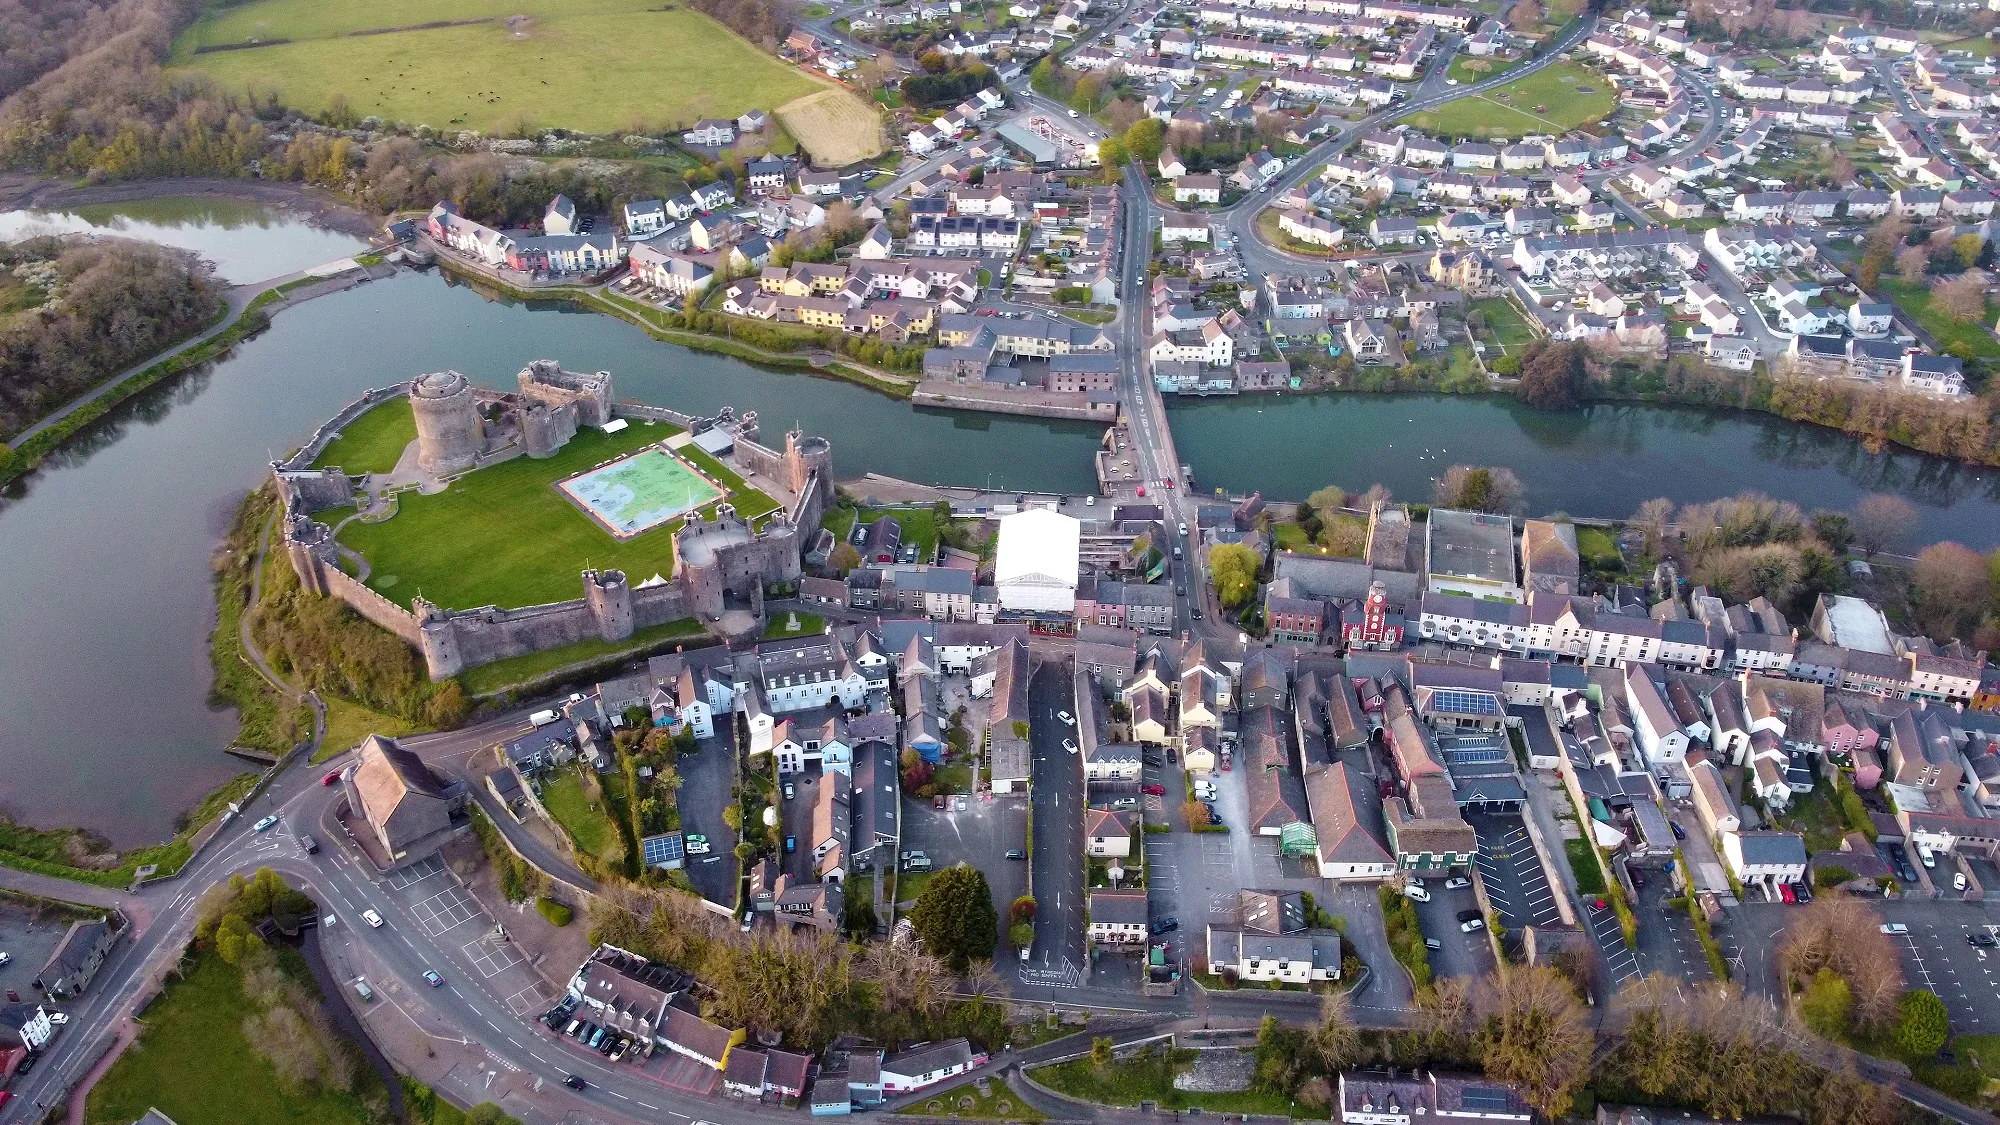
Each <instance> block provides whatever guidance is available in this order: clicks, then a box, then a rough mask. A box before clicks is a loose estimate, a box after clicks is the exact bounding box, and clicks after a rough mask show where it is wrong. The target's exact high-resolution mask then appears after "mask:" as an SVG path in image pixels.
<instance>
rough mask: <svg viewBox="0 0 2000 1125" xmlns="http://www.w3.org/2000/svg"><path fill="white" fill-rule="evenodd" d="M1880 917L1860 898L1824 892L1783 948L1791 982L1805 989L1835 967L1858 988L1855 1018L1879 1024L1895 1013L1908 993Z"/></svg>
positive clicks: (1780, 952) (1866, 1023) (1783, 962)
mask: <svg viewBox="0 0 2000 1125" xmlns="http://www.w3.org/2000/svg"><path fill="white" fill-rule="evenodd" d="M1881 921H1882V920H1881V918H1880V917H1879V916H1878V915H1877V914H1876V913H1875V912H1874V911H1873V910H1871V909H1870V908H1869V907H1868V906H1867V905H1866V904H1865V903H1863V902H1861V901H1860V900H1859V899H1854V898H1849V897H1847V896H1845V895H1822V896H1820V897H1819V898H1817V899H1815V900H1813V902H1812V904H1811V905H1810V906H1807V907H1806V908H1805V909H1804V910H1802V911H1800V912H1799V913H1798V915H1797V917H1796V920H1795V921H1793V923H1792V926H1791V929H1790V930H1789V931H1787V932H1786V934H1785V938H1784V941H1783V943H1782V944H1780V945H1779V947H1778V964H1779V965H1780V967H1781V968H1782V969H1783V971H1784V973H1785V978H1786V980H1787V981H1789V982H1791V983H1792V985H1793V986H1794V987H1803V986H1804V985H1805V984H1806V983H1807V982H1809V981H1811V980H1812V978H1813V975H1814V974H1815V973H1817V972H1819V971H1820V970H1821V969H1831V970H1833V972H1834V973H1835V974H1836V975H1837V976H1839V977H1840V978H1841V979H1842V980H1844V981H1846V982H1847V986H1848V987H1849V988H1850V989H1852V990H1853V992H1854V1020H1855V1023H1856V1025H1858V1026H1860V1027H1862V1028H1863V1029H1871V1028H1880V1027H1882V1026H1884V1025H1885V1024H1886V1023H1887V1022H1888V1021H1889V1020H1891V1019H1893V1018H1894V1017H1895V1014H1896V1001H1897V1000H1898V998H1900V997H1901V996H1902V994H1903V968H1902V962H1901V960H1899V959H1898V958H1897V956H1896V950H1895V947H1894V946H1893V945H1891V944H1890V942H1889V939H1888V938H1887V937H1885V936H1884V935H1883V934H1882V928H1881Z"/></svg>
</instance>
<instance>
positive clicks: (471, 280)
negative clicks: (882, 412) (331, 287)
mask: <svg viewBox="0 0 2000 1125" xmlns="http://www.w3.org/2000/svg"><path fill="white" fill-rule="evenodd" d="M437 264H438V268H439V269H440V270H442V271H444V272H446V273H449V274H451V275H452V276H453V277H456V278H458V279H460V280H462V281H464V282H465V283H466V284H467V285H470V286H473V287H474V288H486V289H492V290H495V291H497V292H499V293H500V294H502V295H503V296H506V297H509V298H512V299H513V300H517V301H563V302H567V303H569V304H572V305H577V306H579V307H581V308H585V309H589V310H591V311H594V312H600V313H604V314H606V315H608V316H613V317H617V318H618V319H619V320H622V321H625V322H626V323H628V324H631V325H633V326H634V327H636V328H638V329H639V330H641V331H643V332H645V333H646V335H648V336H651V337H652V338H653V339H655V340H658V341H660V342H661V343H664V344H678V345H680V346H681V347H684V348H693V349H695V350H696V351H705V352H714V353H715V354H717V355H725V356H728V357H730V358H731V359H740V360H743V361H745V362H746V363H755V364H759V365H761V366H764V367H776V368H780V369H784V370H788V371H803V372H806V373H809V374H813V375H825V376H828V377H830V378H835V379H841V380H844V381H846V382H849V383H854V384H857V385H859V386H863V387H867V388H868V389H869V390H871V391H879V392H881V393H883V394H885V395H888V396H890V397H891V398H901V399H907V398H909V397H910V395H911V394H912V392H914V391H915V389H916V380H914V379H905V378H904V377H902V376H899V375H895V374H893V373H891V372H887V371H881V370H877V369H876V368H872V367H867V366H865V365H862V364H859V363H855V362H854V361H852V360H847V361H836V360H835V359H834V353H833V352H830V351H826V350H823V349H815V350H813V351H806V352H772V351H766V350H765V349H763V348H759V347H756V346H754V345H751V344H746V343H744V342H743V341H741V340H736V339H731V338H729V337H723V336H711V335H709V334H707V333H705V332H690V331H688V330H686V329H684V328H671V327H668V326H666V325H664V324H662V323H660V321H659V320H658V319H657V314H658V311H657V310H653V309H649V308H648V307H647V306H644V305H641V304H639V303H638V302H636V301H633V300H631V299H629V298H626V297H620V296H618V295H617V294H615V293H611V292H609V291H607V290H603V289H601V288H589V289H584V288H575V287H565V288H551V289H522V288H519V287H518V286H514V285H510V284H508V283H507V282H506V281H503V280H501V279H500V278H497V277H495V276H493V275H492V274H491V273H489V272H486V271H483V270H480V269H477V268H475V267H474V266H472V265H470V264H469V263H466V262H464V261H460V260H458V259H457V258H456V257H454V256H453V255H452V254H451V253H450V252H448V251H440V252H439V253H438V255H437Z"/></svg>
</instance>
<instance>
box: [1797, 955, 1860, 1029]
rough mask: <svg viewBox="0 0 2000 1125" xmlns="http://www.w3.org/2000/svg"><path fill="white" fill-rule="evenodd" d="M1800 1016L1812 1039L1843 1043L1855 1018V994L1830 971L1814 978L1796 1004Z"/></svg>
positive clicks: (1825, 970) (1821, 972)
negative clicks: (1818, 1038) (1814, 1037)
mask: <svg viewBox="0 0 2000 1125" xmlns="http://www.w3.org/2000/svg"><path fill="white" fill-rule="evenodd" d="M1799 1016H1800V1018H1802V1019H1804V1020H1805V1021H1806V1026H1807V1027H1809V1028H1811V1029H1812V1032H1813V1034H1814V1035H1817V1036H1819V1037H1820V1038H1822V1039H1830V1040H1832V1041H1833V1042H1835V1043H1840V1042H1844V1041H1845V1040H1846V1038H1847V1033H1848V1030H1849V1027H1850V1025H1851V1021H1852V1020H1853V1018H1854V990H1853V989H1851V988H1849V987H1847V982H1846V981H1844V980H1842V979H1840V974H1838V973H1836V972H1834V971H1833V970H1832V969H1821V970H1820V971H1819V972H1817V973H1815V974H1813V980H1812V985H1811V987H1809V988H1807V989H1806V994H1805V998H1804V999H1802V1000H1800V1001H1799Z"/></svg>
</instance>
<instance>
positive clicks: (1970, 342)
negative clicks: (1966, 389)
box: [1881, 277, 2000, 359]
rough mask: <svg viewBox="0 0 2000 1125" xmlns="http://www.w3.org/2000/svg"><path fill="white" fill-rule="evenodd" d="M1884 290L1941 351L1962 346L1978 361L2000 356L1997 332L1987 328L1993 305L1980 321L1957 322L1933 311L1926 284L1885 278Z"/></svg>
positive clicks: (1882, 283)
mask: <svg viewBox="0 0 2000 1125" xmlns="http://www.w3.org/2000/svg"><path fill="white" fill-rule="evenodd" d="M1881 287H1882V288H1883V289H1884V290H1886V291H1887V292H1888V294H1889V296H1890V297H1891V298H1892V299H1894V300H1895V302H1896V303H1897V304H1899V305H1901V306H1903V311H1904V312H1907V313H1909V314H1910V316H1911V317H1913V318H1914V319H1915V320H1916V322H1917V324H1918V325H1919V326H1921V327H1922V328H1923V330H1924V331H1926V332H1928V333H1930V334H1931V336H1932V337H1933V338H1935V339H1936V340H1937V344H1938V349H1939V350H1940V351H1946V352H1949V351H1951V350H1952V349H1953V348H1954V347H1955V346H1957V345H1961V344H1962V345H1964V347H1965V349H1966V350H1967V353H1968V354H1969V355H1971V356H1973V357H1974V358H1976V359H1990V358H1992V357H1994V356H2000V340H1995V339H1994V338H1993V333H1991V332H1989V331H1987V329H1986V326H1987V325H1988V324H1991V323H1993V305H1992V303H1991V302H1988V303H1987V306H1986V313H1985V315H1983V316H1981V317H1980V318H1979V319H1978V320H1954V319H1952V318H1951V317H1948V316H1946V315H1944V314H1943V313H1941V312H1938V311H1936V310H1934V309H1932V308H1931V291H1930V290H1929V289H1928V288H1926V287H1925V286H1923V285H1911V284H1909V283H1908V282H1904V281H1897V280H1895V279H1892V278H1887V277H1885V278H1883V279H1882V282H1881Z"/></svg>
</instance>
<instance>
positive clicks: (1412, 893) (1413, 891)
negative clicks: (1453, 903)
mask: <svg viewBox="0 0 2000 1125" xmlns="http://www.w3.org/2000/svg"><path fill="white" fill-rule="evenodd" d="M1403 894H1404V896H1405V897H1407V898H1408V899H1409V900H1410V901H1411V902H1429V901H1430V900H1431V893H1430V892H1429V891H1427V890H1425V889H1423V888H1422V887H1419V886H1415V885H1412V886H1408V887H1404V888H1403Z"/></svg>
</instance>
